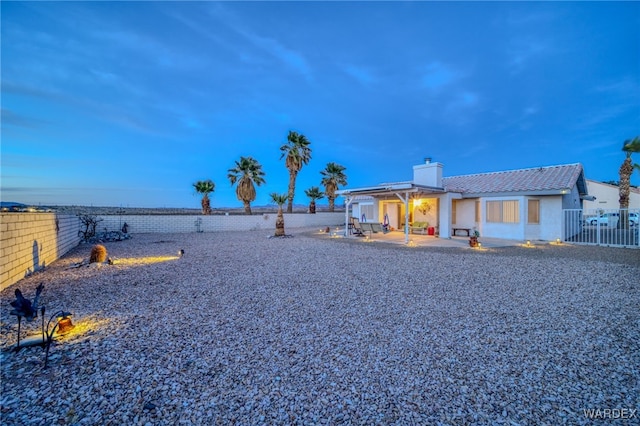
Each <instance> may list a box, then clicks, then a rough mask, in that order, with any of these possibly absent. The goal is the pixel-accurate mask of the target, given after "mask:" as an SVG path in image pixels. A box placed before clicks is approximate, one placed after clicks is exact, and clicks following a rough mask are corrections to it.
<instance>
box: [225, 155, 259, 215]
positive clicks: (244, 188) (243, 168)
mask: <svg viewBox="0 0 640 426" xmlns="http://www.w3.org/2000/svg"><path fill="white" fill-rule="evenodd" d="M228 172H229V174H228V175H227V177H228V178H229V182H231V185H233V184H234V183H236V182H238V186H237V187H236V197H237V198H238V200H240V201H242V202H243V204H244V212H245V214H251V202H252V201H254V200H255V199H256V185H257V186H260V185H262V184H263V183H265V180H264V171H262V165H260V163H258V161H257V160H256V159H254V158H253V157H240V160H238V161H236V166H235V167H234V168H232V169H229V170H228Z"/></svg>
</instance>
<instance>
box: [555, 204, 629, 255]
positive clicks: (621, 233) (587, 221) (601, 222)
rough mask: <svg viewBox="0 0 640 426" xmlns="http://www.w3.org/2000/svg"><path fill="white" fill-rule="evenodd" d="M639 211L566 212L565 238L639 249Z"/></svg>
mask: <svg viewBox="0 0 640 426" xmlns="http://www.w3.org/2000/svg"><path fill="white" fill-rule="evenodd" d="M639 216H640V209H593V210H582V209H565V210H563V220H562V235H563V240H564V241H566V242H568V243H576V244H592V245H599V246H611V247H628V248H640V238H638V229H640V223H639V222H638V219H639Z"/></svg>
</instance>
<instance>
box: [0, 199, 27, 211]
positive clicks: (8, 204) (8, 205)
mask: <svg viewBox="0 0 640 426" xmlns="http://www.w3.org/2000/svg"><path fill="white" fill-rule="evenodd" d="M12 207H17V208H21V207H29V206H28V205H26V204H22V203H15V202H13V201H0V208H7V209H10V208H12Z"/></svg>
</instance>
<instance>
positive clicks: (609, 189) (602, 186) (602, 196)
mask: <svg viewBox="0 0 640 426" xmlns="http://www.w3.org/2000/svg"><path fill="white" fill-rule="evenodd" d="M587 191H588V192H589V195H593V196H594V197H596V199H595V201H587V200H585V201H584V208H585V209H587V210H591V209H605V210H606V209H618V208H620V202H619V199H620V190H619V188H618V187H617V186H615V185H610V184H608V183H603V182H598V181H595V180H589V179H587ZM629 208H630V209H640V189H638V188H631V190H630V193H629Z"/></svg>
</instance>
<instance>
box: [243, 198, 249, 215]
mask: <svg viewBox="0 0 640 426" xmlns="http://www.w3.org/2000/svg"><path fill="white" fill-rule="evenodd" d="M243 203H244V214H251V201H243Z"/></svg>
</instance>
